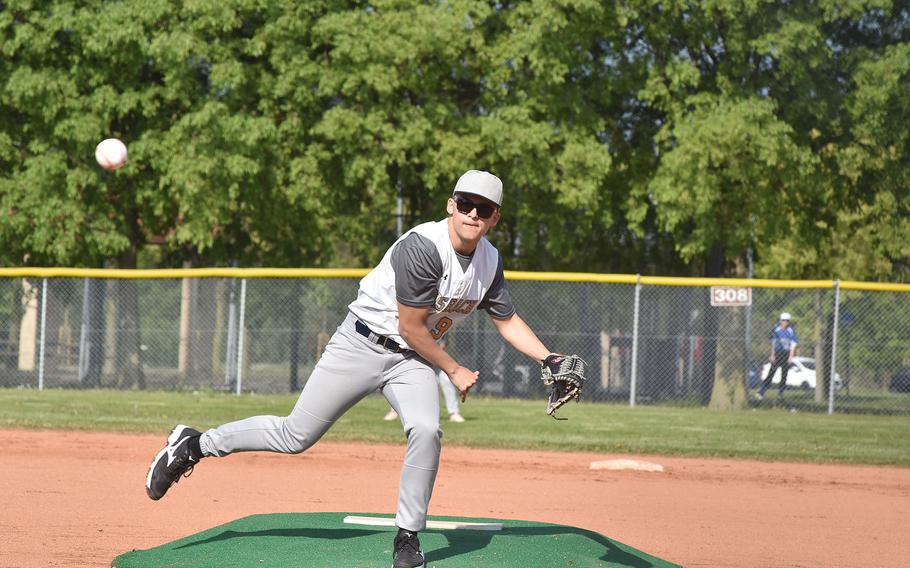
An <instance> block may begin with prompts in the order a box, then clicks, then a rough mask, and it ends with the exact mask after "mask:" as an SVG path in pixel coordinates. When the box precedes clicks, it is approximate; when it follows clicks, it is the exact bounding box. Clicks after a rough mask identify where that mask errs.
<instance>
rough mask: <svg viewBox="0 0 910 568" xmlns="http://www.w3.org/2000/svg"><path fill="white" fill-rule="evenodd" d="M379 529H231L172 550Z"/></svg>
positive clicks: (336, 537) (339, 535)
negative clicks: (263, 538)
mask: <svg viewBox="0 0 910 568" xmlns="http://www.w3.org/2000/svg"><path fill="white" fill-rule="evenodd" d="M381 532H388V531H381V530H370V529H306V528H301V529H266V530H261V531H233V530H227V531H224V532H222V533H218V534H216V535H214V536H211V537H209V538H205V539H202V540H197V541H194V542H188V543H186V544H182V545H180V546H175V547H174V550H179V549H181V548H190V547H192V546H200V545H203V544H211V543H213V542H220V541H225V540H230V539H233V538H250V537H253V538H255V537H263V536H277V537H282V538H316V539H325V540H343V539H347V538H360V537H363V536H372V535H374V534H379V533H381Z"/></svg>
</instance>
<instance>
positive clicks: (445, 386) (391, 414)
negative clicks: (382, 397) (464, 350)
mask: <svg viewBox="0 0 910 568" xmlns="http://www.w3.org/2000/svg"><path fill="white" fill-rule="evenodd" d="M447 345H448V342H447V341H446V340H445V339H442V340H440V341H439V346H440V347H442V348H443V349H445V348H446V347H447ZM436 381H437V382H438V383H439V390H441V391H442V398H443V400H445V402H446V412H448V413H449V422H455V423H461V422H464V416H462V415H461V408H460V407H459V406H458V391H457V390H455V385H453V384H452V381H450V380H449V377H447V376H446V374H445V373H444V372H443V371H441V370H438V369H437V370H436ZM382 419H383V420H385V421H388V422H391V421H392V420H398V413H397V412H395V409H394V408H392V409H391V410H389V411H388V413H386V415H385V416H384V417H383V418H382Z"/></svg>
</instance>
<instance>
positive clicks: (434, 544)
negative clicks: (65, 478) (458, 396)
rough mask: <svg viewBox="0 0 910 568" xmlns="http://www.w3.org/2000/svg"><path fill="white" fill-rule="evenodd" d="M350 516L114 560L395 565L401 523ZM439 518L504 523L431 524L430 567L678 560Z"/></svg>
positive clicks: (275, 522)
mask: <svg viewBox="0 0 910 568" xmlns="http://www.w3.org/2000/svg"><path fill="white" fill-rule="evenodd" d="M347 515H364V513H292V514H276V515H253V516H250V517H244V518H242V519H238V520H236V521H233V522H231V523H227V524H225V525H221V526H219V527H215V528H213V529H209V530H207V531H203V532H201V533H197V534H194V535H192V536H189V537H186V538H182V539H180V540H176V541H174V542H169V543H167V544H163V545H161V546H158V547H155V548H150V549H148V550H134V551H133V552H127V553H126V554H122V555H120V556H118V557H117V558H116V559H114V562H113V564H112V566H114V567H116V568H164V567H170V566H193V567H194V568H204V567H212V568H224V567H227V566H262V567H284V566H287V567H291V566H293V567H295V568H296V567H301V566H308V567H309V566H313V567H319V566H332V567H335V566H345V567H348V566H353V567H358V568H361V567H363V568H367V567H376V568H380V567H381V568H388V567H389V566H391V565H392V540H393V538H394V536H395V530H396V529H395V527H382V526H355V525H350V524H344V523H343V520H344V518H345V516H347ZM374 516H375V515H374ZM433 519H434V520H443V521H459V522H482V523H489V522H497V523H502V524H503V528H502V530H501V531H478V530H434V529H427V530H426V531H423V532H421V533H420V543H421V545H422V546H423V550H424V554H425V555H426V559H427V563H426V565H427V567H428V568H429V567H437V566H438V567H440V568H459V567H461V568H473V567H476V566H497V567H505V568H508V567H520V568H530V567H537V566H547V567H552V566H573V567H580V566H611V567H619V566H623V567H627V566H635V567H640V566H649V567H655V568H665V567H673V566H676V565H675V564H670V563H669V562H666V561H663V560H660V559H658V558H655V557H653V556H650V555H648V554H645V553H643V552H641V551H638V550H635V549H634V548H632V547H629V546H626V545H624V544H621V543H619V542H616V541H615V540H612V539H609V538H607V537H605V536H603V535H601V534H598V533H596V532H592V531H588V530H584V529H579V528H576V527H569V526H564V525H552V524H549V523H535V522H529V521H510V520H503V519H467V518H459V517H433Z"/></svg>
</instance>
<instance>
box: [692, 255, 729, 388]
mask: <svg viewBox="0 0 910 568" xmlns="http://www.w3.org/2000/svg"><path fill="white" fill-rule="evenodd" d="M723 268H724V249H723V247H722V246H721V245H714V246H713V247H711V250H710V251H708V257H707V259H706V260H705V276H706V277H708V278H717V277H718V276H721V274H723ZM709 296H710V294H703V296H702V297H703V299H702V306H703V309H702V313H703V314H704V318H703V319H702V329H701V336H702V366H701V376H700V377H699V384H698V387H699V388H698V391H699V396H700V398H701V402H702V404H708V403H709V402H710V401H711V394H712V393H713V392H714V377H715V374H716V370H715V364H716V362H717V332H718V328H719V326H718V311H717V308H714V307H712V306H711V298H710V297H709Z"/></svg>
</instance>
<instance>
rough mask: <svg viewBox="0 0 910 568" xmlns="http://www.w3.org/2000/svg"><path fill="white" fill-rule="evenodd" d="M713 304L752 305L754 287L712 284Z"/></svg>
mask: <svg viewBox="0 0 910 568" xmlns="http://www.w3.org/2000/svg"><path fill="white" fill-rule="evenodd" d="M711 305H712V306H751V305H752V288H738V287H736V286H711Z"/></svg>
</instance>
